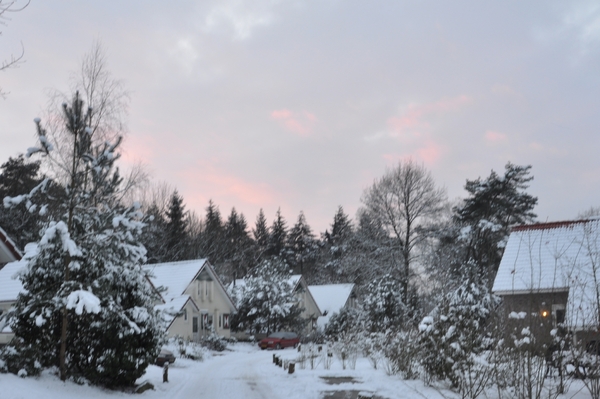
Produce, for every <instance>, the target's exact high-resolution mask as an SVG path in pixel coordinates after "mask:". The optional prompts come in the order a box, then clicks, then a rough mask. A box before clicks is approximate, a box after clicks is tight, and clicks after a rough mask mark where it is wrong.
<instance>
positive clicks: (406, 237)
mask: <svg viewBox="0 0 600 399" xmlns="http://www.w3.org/2000/svg"><path fill="white" fill-rule="evenodd" d="M362 202H363V204H364V206H365V208H366V209H367V212H369V213H370V214H371V215H372V216H373V217H374V218H376V219H377V220H378V221H379V222H380V223H381V225H382V226H383V227H384V228H385V230H386V232H387V233H388V234H389V236H390V237H392V238H393V239H394V240H395V243H396V247H397V249H398V252H399V255H400V256H399V258H400V259H399V260H398V261H397V262H396V263H397V264H398V272H399V275H400V281H401V284H402V290H403V299H404V300H407V299H408V290H409V278H410V267H411V263H412V262H413V261H414V260H415V257H416V254H415V252H416V251H415V247H416V246H417V244H418V243H419V241H420V239H421V238H422V237H423V234H422V232H423V231H424V228H425V227H426V225H427V223H428V222H429V221H431V220H433V219H435V218H436V217H437V216H438V215H439V214H440V213H441V212H442V210H443V209H444V204H445V202H446V191H445V189H443V188H438V187H436V185H435V182H434V181H433V177H432V176H431V173H430V172H429V171H427V170H426V169H425V167H424V166H423V165H418V164H417V163H415V162H414V161H412V160H409V161H405V162H401V163H399V164H398V166H396V167H395V168H394V169H392V170H388V171H387V172H386V173H385V175H384V176H383V177H381V178H380V179H376V180H375V182H374V183H373V185H372V186H371V187H369V188H368V189H367V190H365V192H364V194H363V197H362Z"/></svg>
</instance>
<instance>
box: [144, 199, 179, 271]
mask: <svg viewBox="0 0 600 399" xmlns="http://www.w3.org/2000/svg"><path fill="white" fill-rule="evenodd" d="M146 216H147V217H146V220H147V221H146V228H145V229H144V234H143V236H142V243H143V244H144V247H145V248H146V251H147V253H146V259H147V261H146V263H162V262H167V261H169V260H172V259H170V255H169V250H168V247H167V241H165V232H168V228H167V221H166V220H165V217H164V215H163V213H162V212H161V211H160V210H159V208H158V206H157V205H156V204H152V205H151V206H150V207H149V208H148V210H147V211H146Z"/></svg>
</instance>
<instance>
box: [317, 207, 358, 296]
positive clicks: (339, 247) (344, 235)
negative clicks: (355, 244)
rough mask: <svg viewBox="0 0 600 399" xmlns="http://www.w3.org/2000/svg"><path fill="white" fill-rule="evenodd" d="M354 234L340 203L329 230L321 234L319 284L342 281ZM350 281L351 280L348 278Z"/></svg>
mask: <svg viewBox="0 0 600 399" xmlns="http://www.w3.org/2000/svg"><path fill="white" fill-rule="evenodd" d="M353 235H354V229H353V227H352V222H351V221H350V218H349V217H348V215H346V214H345V213H344V208H342V206H341V205H340V206H339V207H338V209H337V212H336V214H335V215H334V216H333V223H332V224H331V227H330V229H329V230H325V233H323V234H322V236H321V244H322V245H321V251H320V252H321V253H320V257H319V262H318V263H319V264H321V265H323V267H321V268H320V269H319V270H318V271H317V273H318V275H317V281H318V282H319V283H320V284H328V283H339V282H346V281H344V278H343V275H344V274H345V273H344V269H345V266H346V265H347V264H348V263H349V262H348V261H349V259H348V258H349V257H351V240H352V238H353ZM350 281H351V280H350Z"/></svg>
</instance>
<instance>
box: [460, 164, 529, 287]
mask: <svg viewBox="0 0 600 399" xmlns="http://www.w3.org/2000/svg"><path fill="white" fill-rule="evenodd" d="M530 170H531V166H517V165H513V164H511V163H510V162H509V163H507V164H506V166H505V171H504V176H499V175H498V174H497V173H496V172H494V171H492V172H491V174H490V176H489V177H488V178H487V179H485V180H482V179H481V178H478V179H477V180H467V183H466V185H465V189H466V190H467V192H468V193H469V197H467V198H466V199H465V200H464V201H463V203H462V204H461V205H460V206H458V207H456V208H454V212H455V215H456V216H455V221H456V223H457V225H458V226H460V228H461V240H462V241H463V242H464V243H465V246H464V248H465V255H464V259H463V262H464V263H465V264H466V263H468V262H471V263H472V264H473V265H475V266H476V267H477V268H478V270H479V274H480V277H481V278H484V279H486V280H487V281H488V283H490V284H491V282H492V281H493V279H494V277H495V275H496V271H497V270H498V266H499V265H500V260H501V259H502V253H503V251H504V245H505V244H506V241H507V240H508V235H509V234H510V228H511V227H512V226H514V225H517V224H524V223H528V222H532V221H533V220H534V219H535V217H536V215H535V213H533V208H534V207H535V205H536V204H537V198H536V197H533V196H531V195H529V194H527V193H526V192H525V190H526V189H527V187H528V183H529V182H530V181H531V180H533V176H530V175H529V173H530Z"/></svg>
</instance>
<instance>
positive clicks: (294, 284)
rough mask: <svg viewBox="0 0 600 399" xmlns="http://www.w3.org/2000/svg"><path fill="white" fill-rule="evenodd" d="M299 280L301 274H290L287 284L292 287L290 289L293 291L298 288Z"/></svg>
mask: <svg viewBox="0 0 600 399" xmlns="http://www.w3.org/2000/svg"><path fill="white" fill-rule="evenodd" d="M300 280H302V275H301V274H292V275H291V276H290V278H289V280H288V282H289V283H290V285H291V286H292V289H294V290H295V289H296V287H297V286H298V284H299V283H300Z"/></svg>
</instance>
